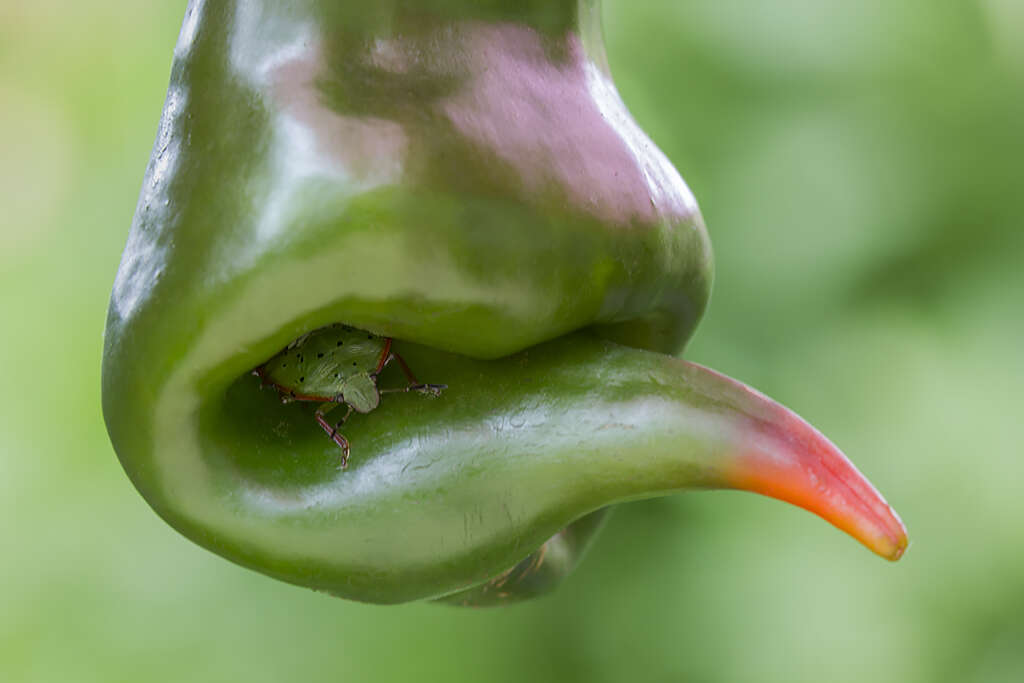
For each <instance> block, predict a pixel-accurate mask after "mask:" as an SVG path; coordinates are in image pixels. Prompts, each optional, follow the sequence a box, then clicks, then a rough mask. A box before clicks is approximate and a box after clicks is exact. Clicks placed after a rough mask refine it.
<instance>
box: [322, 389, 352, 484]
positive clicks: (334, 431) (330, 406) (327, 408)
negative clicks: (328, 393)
mask: <svg viewBox="0 0 1024 683" xmlns="http://www.w3.org/2000/svg"><path fill="white" fill-rule="evenodd" d="M337 407H338V404H337V403H335V402H334V401H327V402H326V403H321V404H320V406H319V407H318V408H317V409H316V422H317V424H319V425H320V427H322V428H323V430H324V431H325V432H327V436H329V437H330V438H331V440H332V441H334V443H336V444H338V448H340V449H341V469H345V468H346V467H348V454H349V445H348V439H346V438H345V437H344V436H342V435H341V434H339V433H338V428H339V427H341V425H343V424H345V420H347V419H348V416H349V415H351V414H352V406H349V407H348V412H346V413H345V417H343V418H341V419H340V420H338V422H337V423H336V424H335V425H334V426H331V423H330V422H328V421H327V418H326V417H325V415H327V413H329V412H331V411H332V410H334V409H335V408H337Z"/></svg>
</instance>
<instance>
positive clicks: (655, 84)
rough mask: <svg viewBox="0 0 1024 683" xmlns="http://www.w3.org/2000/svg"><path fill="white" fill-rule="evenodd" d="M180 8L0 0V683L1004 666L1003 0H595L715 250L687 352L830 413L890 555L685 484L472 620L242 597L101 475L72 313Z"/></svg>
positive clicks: (127, 194)
mask: <svg viewBox="0 0 1024 683" xmlns="http://www.w3.org/2000/svg"><path fill="white" fill-rule="evenodd" d="M184 6H185V2H184V0H148V1H147V2H137V1H131V0H93V1H91V2H77V3H72V2H67V0H34V1H33V0H0V312H2V320H3V322H2V324H0V367H2V368H3V372H2V377H3V381H4V383H5V386H4V390H3V391H2V392H0V506H2V507H0V557H2V560H0V580H2V588H0V680H4V681H12V682H16V681H103V682H104V683H109V682H111V681H164V680H167V681H178V680H189V681H225V680H231V681H282V680H304V681H409V680H415V681H422V682H429V681H442V680H443V681H498V682H500V681H522V680H545V681H548V680H550V681H560V682H562V681H565V682H570V681H598V682H600V681H634V680H640V681H699V682H708V681H787V682H789V681H867V680H874V681H1021V680H1024V532H1022V530H1021V521H1022V520H1024V495H1022V493H1021V482H1022V481H1024V476H1022V475H1024V448H1022V446H1021V437H1020V432H1021V424H1022V422H1024V415H1022V413H1024V410H1022V408H1024V400H1022V398H1021V387H1022V380H1024V353H1022V349H1024V342H1022V339H1024V315H1022V313H1024V277H1022V276H1021V274H1020V270H1021V266H1022V265H1024V218H1022V216H1024V172H1022V166H1024V3H1022V2H1020V1H1019V0H975V1H974V2H967V1H955V0H951V1H949V2H943V3H937V2H934V1H933V0H905V1H904V2H899V3H888V2H882V1H881V0H869V1H867V2H856V3H854V2H840V1H838V0H835V1H827V2H821V1H820V0H819V1H815V0H764V1H763V2H742V3H741V2H725V3H723V2H718V1H717V0H701V1H681V0H639V1H638V0H606V5H605V24H606V29H607V34H608V42H609V51H610V58H611V63H612V67H613V70H614V72H615V74H616V79H617V81H618V83H619V87H620V89H621V91H622V94H623V97H624V98H625V100H626V102H627V103H628V104H629V105H630V107H631V109H632V110H633V112H634V114H635V116H636V117H637V119H638V120H639V121H640V123H641V125H643V126H644V127H645V128H646V129H647V131H648V132H649V133H650V135H651V136H652V137H653V138H654V139H655V140H656V141H657V142H658V144H659V145H660V146H661V147H662V148H663V149H664V150H665V152H666V153H667V154H668V155H669V156H670V157H671V158H672V160H673V161H674V162H675V163H676V165H677V167H678V168H679V169H680V171H681V172H682V173H683V175H684V176H685V177H686V179H687V180H688V182H689V183H690V186H691V187H692V188H693V190H694V192H695V193H696V195H697V197H698V199H699V200H700V202H701V206H702V208H703V211H704V214H705V217H706V219H707V223H708V226H709V228H710V231H711V234H712V239H713V240H714V243H715V247H716V257H717V266H718V268H717V280H716V287H715V294H714V298H713V301H712V305H711V309H710V313H709V315H708V316H707V318H706V319H705V321H704V323H703V324H702V326H701V328H700V329H699V331H698V334H697V337H696V339H695V340H694V342H693V343H692V345H691V346H690V349H689V351H688V354H687V355H688V356H689V357H690V358H692V359H694V360H697V361H699V362H702V363H704V364H707V365H710V366H712V367H715V368H717V369H719V370H722V371H724V372H727V373H729V374H730V375H733V376H735V377H738V378H741V379H743V380H745V381H747V382H749V383H750V384H753V385H754V386H756V387H758V388H760V389H761V390H763V391H765V392H766V393H768V394H770V395H771V396H773V397H775V398H776V399H778V400H780V401H782V402H783V403H785V404H787V405H789V406H790V407H792V408H793V409H795V410H796V411H798V412H799V413H801V414H802V415H803V416H804V417H806V418H807V419H808V420H810V421H811V422H812V423H813V424H815V425H816V426H817V427H818V428H819V429H821V430H822V431H823V432H825V433H826V434H828V435H829V436H830V437H831V438H832V440H833V441H835V442H836V443H837V444H838V445H840V447H842V448H843V449H844V450H845V451H846V452H847V454H848V455H849V456H850V457H851V459H853V460H854V461H855V462H856V463H857V464H858V466H859V467H860V469H861V470H862V471H863V472H864V473H865V474H867V475H868V476H869V477H870V478H871V479H872V480H873V481H874V482H875V483H876V485H877V486H878V487H879V488H880V489H881V490H882V492H883V493H884V494H885V495H886V496H887V497H888V498H889V500H890V502H891V503H892V504H893V505H894V506H895V507H896V509H897V510H898V511H899V512H900V513H901V514H902V515H903V517H904V520H905V521H906V522H907V524H908V527H909V529H910V532H911V539H912V544H913V545H912V547H911V549H910V551H909V552H908V553H907V556H906V557H905V558H904V559H903V561H901V562H900V563H898V564H895V565H890V564H888V563H886V562H884V561H882V560H880V559H878V558H877V557H874V556H873V555H871V554H870V553H868V552H867V551H866V550H864V549H863V548H861V547H860V546H859V545H857V544H856V543H855V542H854V541H852V540H851V539H849V538H847V537H846V536H844V535H843V534H841V533H839V532H838V531H836V530H834V529H832V528H831V527H829V526H827V525H826V524H824V523H823V522H821V521H820V520H819V519H817V518H815V517H812V516H811V515H808V514H806V513H804V512H802V511H800V510H798V509H796V508H793V507H790V506H786V505H783V504H781V503H778V502H775V501H770V500H768V499H765V498H760V497H757V496H752V495H749V494H741V493H725V492H719V493H700V494H689V495H685V496H677V497H675V498H670V499H662V500H658V501H652V502H647V503H641V504H634V505H631V506H628V507H624V508H622V509H621V510H620V511H619V512H618V514H617V515H616V516H615V517H614V518H613V521H612V522H611V523H610V525H609V527H608V529H607V530H606V532H605V533H604V535H603V536H602V537H601V538H600V539H599V541H598V543H597V545H596V546H595V548H594V549H593V551H592V552H591V554H590V556H589V557H588V559H587V561H585V562H584V564H583V565H582V567H581V568H580V569H579V571H578V572H577V573H576V575H575V576H574V577H573V578H572V579H571V580H570V581H569V582H567V584H566V585H565V586H564V587H563V588H562V589H561V590H560V591H559V592H558V593H556V594H555V595H554V596H552V597H550V598H548V599H545V600H542V601H539V602H535V603H532V604H526V605H523V606H520V607H515V608H511V609H506V610H501V611H487V610H484V611H471V610H456V609H452V608H445V607H438V606H431V605H411V606H402V607H390V608H380V607H371V606H365V605H359V604H353V603H346V602H342V601H338V600H334V599H330V598H327V597H324V596H321V595H318V594H315V593H312V592H310V591H306V590H303V589H300V588H295V587H292V586H288V585H285V584H283V583H278V582H275V581H273V580H271V579H268V578H264V577H263V576H260V575H257V574H254V573H252V572H249V571H246V570H243V569H241V568H238V567H236V566H234V565H231V564H229V563H227V562H225V561H223V560H221V559H219V558H217V557H215V556H214V555H212V554H210V553H208V552H206V551H204V550H201V549H199V548H198V547H196V546H194V545H192V544H191V543H190V542H188V541H186V540H185V539H184V538H182V537H180V536H179V535H177V534H176V533H175V532H173V531H172V530H171V529H170V528H169V527H168V526H166V525H165V524H164V523H163V522H161V521H160V520H159V519H158V518H157V517H156V515H155V514H153V513H152V512H151V511H150V510H149V508H148V507H147V506H146V504H145V503H144V502H143V500H142V498H141V497H140V496H139V495H138V494H137V493H136V492H135V491H134V489H133V488H132V487H131V485H130V483H129V482H128V480H127V478H126V477H125V475H124V474H123V472H122V470H121V468H120V465H119V464H118V462H117V460H116V458H115V456H114V454H113V452H112V450H111V448H110V445H109V443H108V441H107V437H106V433H105V430H104V426H103V421H102V417H101V414H100V404H99V371H100V353H101V346H102V334H103V323H104V316H105V309H106V304H107V297H108V296H109V291H110V287H111V284H112V282H113V278H114V273H115V271H116V268H117V264H118V261H119V258H120V253H121V249H122V247H123V245H124V241H125V238H126V236H127V232H128V227H129V224H130V222H131V217H132V212H133V210H134V208H135V201H136V197H137V195H138V190H139V186H140V183H141V179H142V173H143V170H144V168H145V165H146V162H147V159H148V156H149V153H150V148H151V145H152V142H153V138H154V134H155V130H156V124H157V118H158V116H159V113H160V110H161V107H162V103H163V98H164V93H165V89H166V85H167V78H168V73H169V69H170V62H171V52H172V48H173V46H174V43H175V41H176V38H177V33H178V29H179V26H180V23H181V18H182V16H183V13H184Z"/></svg>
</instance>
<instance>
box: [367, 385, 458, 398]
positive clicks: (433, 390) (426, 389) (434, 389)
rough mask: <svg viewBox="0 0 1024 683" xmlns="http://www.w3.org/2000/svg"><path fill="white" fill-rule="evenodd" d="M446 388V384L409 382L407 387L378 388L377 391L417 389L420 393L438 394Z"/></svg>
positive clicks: (385, 392)
mask: <svg viewBox="0 0 1024 683" xmlns="http://www.w3.org/2000/svg"><path fill="white" fill-rule="evenodd" d="M447 388H448V385H447V384H410V385H409V386H407V387H400V388H397V389H379V390H378V391H379V392H380V393H382V394H398V393H402V394H407V393H409V392H410V391H418V392H420V393H421V394H431V395H433V396H440V395H441V391H442V390H444V389H447Z"/></svg>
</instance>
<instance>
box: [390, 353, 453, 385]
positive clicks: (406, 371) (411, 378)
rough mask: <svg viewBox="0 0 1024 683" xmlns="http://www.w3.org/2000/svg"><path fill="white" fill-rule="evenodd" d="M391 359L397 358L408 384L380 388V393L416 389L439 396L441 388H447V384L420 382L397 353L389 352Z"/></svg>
mask: <svg viewBox="0 0 1024 683" xmlns="http://www.w3.org/2000/svg"><path fill="white" fill-rule="evenodd" d="M392 359H394V360H397V361H398V364H399V365H400V366H401V367H402V372H403V373H404V374H405V378H406V379H407V380H409V386H407V387H405V388H404V389H383V390H381V392H380V393H382V394H385V393H393V392H396V391H418V392H420V393H423V394H433V395H434V396H440V395H441V390H442V389H447V388H448V385H447V384H422V383H421V382H420V381H419V380H418V379H416V375H414V374H412V370H411V369H410V368H409V366H408V365H407V364H406V362H405V359H404V358H402V357H401V356H399V355H398V354H397V353H395V352H394V351H392V352H391V353H390V354H388V361H390V360H392ZM385 365H387V362H385Z"/></svg>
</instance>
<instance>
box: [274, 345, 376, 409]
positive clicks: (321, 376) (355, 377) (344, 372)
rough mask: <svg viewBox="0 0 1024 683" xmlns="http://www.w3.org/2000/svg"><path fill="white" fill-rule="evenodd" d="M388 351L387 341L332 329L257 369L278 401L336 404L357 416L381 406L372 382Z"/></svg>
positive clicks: (283, 352)
mask: <svg viewBox="0 0 1024 683" xmlns="http://www.w3.org/2000/svg"><path fill="white" fill-rule="evenodd" d="M390 348H391V340H390V339H388V338H386V337H379V336H377V335H374V334H371V333H368V332H365V331H362V330H356V329H354V328H350V327H347V326H344V325H330V326H328V327H324V328H321V329H319V330H316V331H314V332H311V333H309V334H307V335H305V336H303V337H300V338H299V339H297V340H296V341H295V342H293V343H292V344H290V345H289V346H288V347H287V348H285V349H284V350H283V351H281V352H280V353H278V354H277V355H276V356H274V357H273V358H271V359H270V360H269V361H267V362H266V363H265V364H264V365H262V366H261V367H260V369H259V370H258V371H257V374H259V375H260V377H261V378H262V379H263V381H264V382H265V383H266V384H270V385H272V386H274V387H275V388H276V389H277V390H278V391H279V392H281V394H282V397H284V398H286V399H288V398H291V399H293V400H310V401H312V400H319V401H338V400H339V399H340V397H342V396H344V397H345V402H346V403H349V404H350V405H352V406H353V408H355V409H356V410H357V411H359V412H368V411H369V410H372V409H373V408H375V407H377V404H378V403H379V401H380V396H379V393H378V392H377V388H376V387H377V383H376V377H377V373H378V372H380V370H381V368H382V367H383V366H384V364H385V362H386V360H387V357H388V354H389V352H390Z"/></svg>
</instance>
